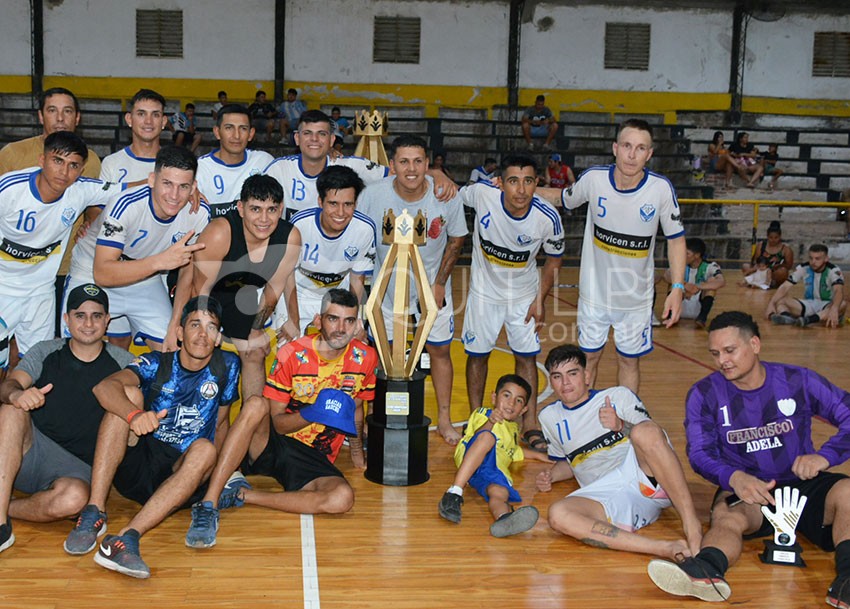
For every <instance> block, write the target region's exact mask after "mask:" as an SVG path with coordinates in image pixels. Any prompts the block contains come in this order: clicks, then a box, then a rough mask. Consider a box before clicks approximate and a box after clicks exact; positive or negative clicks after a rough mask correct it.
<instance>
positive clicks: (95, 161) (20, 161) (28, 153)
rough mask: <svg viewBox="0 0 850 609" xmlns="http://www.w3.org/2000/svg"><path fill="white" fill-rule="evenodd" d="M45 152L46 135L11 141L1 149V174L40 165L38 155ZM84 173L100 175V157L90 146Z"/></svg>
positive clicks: (89, 176) (86, 175)
mask: <svg viewBox="0 0 850 609" xmlns="http://www.w3.org/2000/svg"><path fill="white" fill-rule="evenodd" d="M43 152H44V137H42V136H41V135H36V136H35V137H28V138H27V139H25V140H19V141H17V142H11V143H9V144H6V145H5V146H3V149H2V150H0V175H2V174H4V173H9V172H10V171H18V170H19V169H26V168H27V167H35V166H36V165H38V157H40V156H41V155H42V153H43ZM83 175H84V176H85V177H87V178H99V177H100V157H98V156H97V153H96V152H95V151H94V150H92V149H91V148H89V158H88V159H87V160H86V166H85V169H83Z"/></svg>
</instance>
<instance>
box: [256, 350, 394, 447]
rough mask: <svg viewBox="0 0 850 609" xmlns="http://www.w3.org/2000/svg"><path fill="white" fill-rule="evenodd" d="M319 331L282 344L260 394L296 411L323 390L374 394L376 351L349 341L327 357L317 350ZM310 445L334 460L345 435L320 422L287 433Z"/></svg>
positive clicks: (369, 397)
mask: <svg viewBox="0 0 850 609" xmlns="http://www.w3.org/2000/svg"><path fill="white" fill-rule="evenodd" d="M320 338H321V335H319V334H313V335H311V336H302V337H301V338H299V339H298V340H295V341H292V342H291V343H287V344H285V345H283V346H282V347H281V348H280V349H279V350H278V352H277V356H276V358H275V361H274V363H273V364H272V368H271V371H270V372H269V376H268V378H267V379H266V387H265V389H264V390H263V395H264V396H265V397H267V398H269V399H270V400H274V401H276V402H280V403H281V404H284V405H286V407H287V408H286V411H287V412H297V411H298V410H300V409H301V408H302V407H304V406H307V405H309V404H312V403H314V402H315V401H316V395H317V394H318V393H319V391H321V390H322V389H326V388H331V389H341V390H342V391H344V392H345V393H347V394H349V395H350V396H351V397H352V398H354V399H360V400H372V399H374V397H375V369H376V368H377V366H378V354H377V352H376V351H375V350H374V349H373V348H372V347H370V346H368V345H366V344H364V343H362V342H360V341H359V340H352V341H351V343H350V344H349V345H348V347H347V348H346V350H345V352H343V354H342V355H340V356H339V357H338V358H336V359H335V360H326V359H324V358H322V357H321V356H320V355H319V354H318V353H317V352H316V341H317V340H319V339H320ZM288 435H289V436H291V437H293V438H295V439H297V440H300V441H301V442H303V443H304V444H307V445H308V446H312V447H313V448H315V449H316V450H318V451H319V452H321V453H322V454H324V455H325V456H326V457H327V458H328V460H329V461H330V462H331V463H333V462H334V461H336V457H337V455H338V454H339V450H340V448H341V447H342V442H343V439H344V438H345V436H344V434H342V433H341V432H339V431H336V430H334V429H331V428H328V427H325V426H324V425H321V424H319V423H311V424H310V425H308V426H307V427H304V428H303V429H300V430H298V431H296V432H293V433H290V434H288Z"/></svg>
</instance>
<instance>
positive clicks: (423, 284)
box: [366, 209, 437, 486]
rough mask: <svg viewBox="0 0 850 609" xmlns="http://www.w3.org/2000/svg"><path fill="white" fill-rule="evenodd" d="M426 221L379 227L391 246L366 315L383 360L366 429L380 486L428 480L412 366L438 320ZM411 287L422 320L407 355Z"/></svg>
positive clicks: (420, 387)
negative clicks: (426, 256)
mask: <svg viewBox="0 0 850 609" xmlns="http://www.w3.org/2000/svg"><path fill="white" fill-rule="evenodd" d="M426 233H427V221H426V218H425V216H424V215H423V214H422V212H421V211H420V212H419V213H417V214H416V217H411V216H410V214H409V213H407V210H406V209H405V210H403V211H402V213H401V214H399V215H398V216H396V215H395V214H394V213H393V212H392V210H390V211H388V212H387V214H386V215H385V216H384V220H383V222H382V223H381V234H382V239H383V242H384V243H385V244H388V245H390V251H389V253H388V255H387V258H386V260H384V264H383V265H382V266H381V270H380V271H379V272H378V276H377V277H376V279H375V281H374V283H373V286H372V292H371V294H370V295H369V300H368V301H367V302H366V316H367V317H368V318H369V324H370V327H371V328H372V335H373V336H374V338H375V346H376V348H377V350H378V356H379V357H380V360H381V368H382V370H380V371H378V375H377V376H378V383H377V387H376V390H375V400H374V403H373V408H372V414H370V415H369V416H368V417H367V419H366V420H367V422H368V424H369V438H368V451H367V460H366V478H368V479H369V480H371V481H372V482H377V483H379V484H387V485H391V486H410V485H413V484H421V483H422V482H425V481H427V480H428V477H429V475H428V426H429V425H430V424H431V420H430V419H429V418H428V417H426V416H425V374H424V373H423V372H422V371H417V370H415V367H416V362H418V361H419V356H420V355H421V353H422V349H423V348H424V347H425V341H426V340H427V338H428V334H429V332H430V331H431V327H432V326H433V325H434V321H435V320H436V318H437V303H436V301H435V300H434V295H433V293H432V292H431V286H430V285H429V284H428V276H427V274H426V273H425V265H424V264H423V263H422V258H421V257H420V255H419V249H418V247H419V246H420V245H424V244H425V239H426V236H427V235H426ZM393 278H394V279H395V285H394V287H393V290H392V303H393V307H392V312H393V319H392V328H393V341H392V343H390V341H389V339H388V337H387V330H386V325H385V319H384V315H383V312H382V310H381V303H382V302H383V301H384V299H385V298H386V296H387V293H388V292H389V287H390V285H389V284H390V280H391V279H393ZM411 279H413V281H414V282H415V285H416V292H417V294H418V296H419V304H420V313H421V317H420V320H419V324H418V325H417V327H416V331H415V333H414V334H413V342H412V344H411V345H410V348H409V350H408V347H407V337H408V334H409V332H410V330H411V329H412V328H411V324H410V307H409V302H410V282H411Z"/></svg>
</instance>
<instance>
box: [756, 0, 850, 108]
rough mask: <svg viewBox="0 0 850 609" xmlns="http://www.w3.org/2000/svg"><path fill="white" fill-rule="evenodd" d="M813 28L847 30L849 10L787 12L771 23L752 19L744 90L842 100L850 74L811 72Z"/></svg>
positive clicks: (847, 91)
mask: <svg viewBox="0 0 850 609" xmlns="http://www.w3.org/2000/svg"><path fill="white" fill-rule="evenodd" d="M848 11H850V9H848ZM815 32H850V14H848V15H845V16H838V15H833V16H829V17H817V18H812V17H803V16H800V15H787V16H785V17H783V18H782V19H780V20H779V21H775V22H770V23H765V22H762V21H756V20H755V19H752V20H751V21H750V25H749V28H748V30H747V64H746V71H745V73H744V94H745V95H754V96H765V97H802V98H808V99H841V100H846V99H847V98H848V97H850V95H849V94H850V78H823V77H818V78H815V77H813V76H812V56H813V52H814V40H815Z"/></svg>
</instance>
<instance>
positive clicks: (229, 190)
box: [195, 148, 274, 218]
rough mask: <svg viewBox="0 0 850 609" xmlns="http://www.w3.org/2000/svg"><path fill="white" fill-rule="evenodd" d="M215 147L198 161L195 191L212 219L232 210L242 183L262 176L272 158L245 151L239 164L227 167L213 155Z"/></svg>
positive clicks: (266, 154) (259, 153)
mask: <svg viewBox="0 0 850 609" xmlns="http://www.w3.org/2000/svg"><path fill="white" fill-rule="evenodd" d="M219 150H220V149H219V148H216V149H215V150H213V151H212V152H210V153H209V154H205V155H204V156H202V157H201V158H199V159H198V173H197V175H196V176H195V179H197V180H198V190H199V191H200V193H201V194H202V195H204V197H205V198H206V200H207V202H208V203H209V205H210V210H211V213H212V217H213V218H218V217H220V216H223V215H225V214H226V213H227V212H229V211H230V210H232V209H236V201H238V200H239V197H240V195H241V193H242V183H243V182H244V181H245V179H246V178H248V177H250V176H252V175H254V174H257V173H263V170H264V169H265V168H266V167H268V165H269V163H271V162H272V161H274V157H273V156H272V155H270V154H269V153H268V152H265V151H264V150H246V151H245V158H244V159H242V162H241V163H236V164H235V165H228V164H227V163H225V162H224V161H222V160H221V159H220V158H218V157H217V156H215V154H216V153H217V152H218V151H219Z"/></svg>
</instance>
